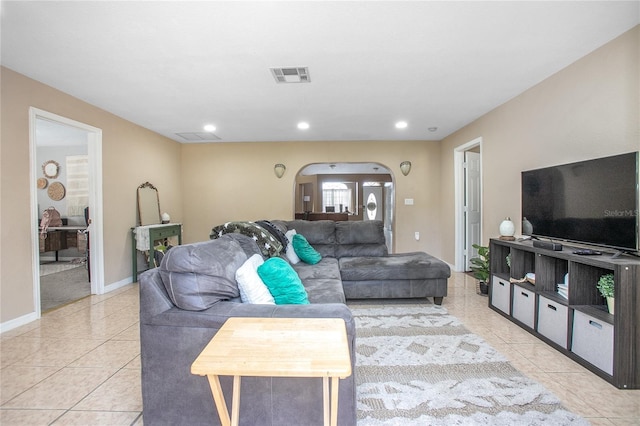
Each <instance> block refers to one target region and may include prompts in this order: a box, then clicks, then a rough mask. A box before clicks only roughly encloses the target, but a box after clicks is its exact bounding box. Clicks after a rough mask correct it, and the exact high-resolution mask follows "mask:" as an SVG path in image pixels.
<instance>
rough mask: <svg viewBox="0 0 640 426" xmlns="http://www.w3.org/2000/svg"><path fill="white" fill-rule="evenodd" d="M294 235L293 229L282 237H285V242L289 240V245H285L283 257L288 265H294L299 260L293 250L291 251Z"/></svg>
mask: <svg viewBox="0 0 640 426" xmlns="http://www.w3.org/2000/svg"><path fill="white" fill-rule="evenodd" d="M296 234H297V232H296V230H295V229H289V230H288V231H287V232H286V233H285V234H284V236H285V237H287V240H289V243H288V244H287V249H286V251H285V256H287V259H288V260H289V263H291V264H292V265H295V264H296V263H298V262H300V258H299V257H298V255H297V254H296V252H295V250H294V249H293V243H292V241H293V236H294V235H296Z"/></svg>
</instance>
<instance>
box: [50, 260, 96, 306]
mask: <svg viewBox="0 0 640 426" xmlns="http://www.w3.org/2000/svg"><path fill="white" fill-rule="evenodd" d="M41 266H45V265H41ZM45 269H47V270H46V271H45V273H47V272H48V273H47V274H46V275H41V276H40V309H41V310H42V312H46V311H49V310H51V309H54V308H57V307H59V306H63V305H65V304H67V303H70V302H73V301H75V300H78V299H82V298H83V297H86V296H89V295H90V294H91V283H90V282H89V280H88V275H87V268H86V267H85V265H84V264H83V263H76V264H66V265H65V264H63V265H59V267H58V268H57V269H58V270H59V269H62V271H61V272H51V270H54V271H55V270H56V268H55V265H50V267H49V268H45Z"/></svg>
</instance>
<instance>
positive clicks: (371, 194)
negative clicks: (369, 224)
mask: <svg viewBox="0 0 640 426" xmlns="http://www.w3.org/2000/svg"><path fill="white" fill-rule="evenodd" d="M362 200H363V201H364V207H363V212H362V213H363V214H362V220H382V214H383V210H384V200H383V198H382V187H381V186H364V187H363V188H362Z"/></svg>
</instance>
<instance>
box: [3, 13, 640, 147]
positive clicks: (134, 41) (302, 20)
mask: <svg viewBox="0 0 640 426" xmlns="http://www.w3.org/2000/svg"><path fill="white" fill-rule="evenodd" d="M1 15H2V21H1V42H2V45H1V48H2V50H1V56H0V58H1V63H2V65H3V66H6V67H8V68H10V69H13V70H15V71H17V72H19V73H22V74H24V75H26V76H28V77H31V78H33V79H35V80H38V81H41V82H43V83H45V84H47V85H50V86H53V87H55V88H57V89H59V90H62V91H63V92H66V93H69V94H71V95H73V96H75V97H77V98H80V99H82V100H84V101H86V102H88V103H90V104H93V105H96V106H98V107H100V108H103V109H105V110H107V111H109V112H112V113H113V114H116V115H118V116H120V117H122V118H125V119H127V120H130V121H132V122H134V123H137V124H139V125H141V126H143V127H146V128H148V129H151V130H153V131H155V132H157V133H160V134H162V135H165V136H167V137H169V138H172V139H174V140H177V141H183V140H182V138H180V137H179V136H177V135H176V133H181V132H202V131H203V125H204V124H207V123H213V124H215V125H216V126H217V130H216V131H215V134H216V135H217V137H219V138H220V141H223V142H235V141H306V140H340V141H348V140H440V139H442V138H444V137H445V136H447V135H449V134H451V133H452V132H454V131H456V130H458V129H460V128H461V127H463V126H464V125H466V124H468V123H470V122H471V121H473V120H475V119H477V118H478V117H480V116H482V115H483V114H485V113H487V112H488V111H490V110H492V109H493V108H495V107H497V106H499V105H500V104H502V103H504V102H506V101H508V100H509V99H511V98H513V97H514V96H516V95H518V94H520V93H522V92H523V91H525V90H526V89H528V88H530V87H532V86H534V85H535V84H537V83H539V82H540V81H542V80H544V79H545V78H547V77H549V76H550V75H552V74H554V73H556V72H557V71H559V70H561V69H562V68H564V67H566V66H567V65H569V64H571V63H572V62H574V61H576V60H577V59H579V58H581V57H582V56H584V55H586V54H588V53H589V52H591V51H593V50H594V49H596V48H598V47H599V46H602V45H603V44H605V43H607V42H608V41H610V40H612V39H613V38H615V37H617V36H618V35H620V34H622V33H623V32H625V31H627V30H629V29H630V28H632V27H634V26H635V25H638V23H639V22H640V2H639V1H628V2H619V1H552V2H551V1H549V2H541V1H529V2H525V1H506V2H500V1H486V2H485V1H470V2H462V1H447V2H444V1H441V2H439V1H409V2H404V1H388V2H368V1H358V2H349V1H338V2H330V1H316V2H306V1H295V2H272V1H262V2H245V1H235V2H214V1H196V2H186V1H162V2H157V1H140V2H138V1H126V2H125V1H106V2H94V1H84V2H63V1H43V2H38V1H2V10H1ZM291 66H304V67H308V68H309V72H310V77H311V83H299V84H277V83H276V82H275V80H274V78H273V77H272V75H271V72H270V68H271V67H291ZM301 120H304V121H307V122H309V123H310V126H311V127H310V129H308V130H305V131H301V130H298V129H297V128H296V124H297V123H298V122H299V121H301ZM397 120H405V121H407V122H408V127H407V128H406V129H401V130H399V129H396V128H395V127H394V123H395V122H396V121H397ZM432 127H437V130H436V131H430V130H429V128H432Z"/></svg>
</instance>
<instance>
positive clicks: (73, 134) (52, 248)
mask: <svg viewBox="0 0 640 426" xmlns="http://www.w3.org/2000/svg"><path fill="white" fill-rule="evenodd" d="M29 114H30V115H29V120H30V121H29V125H30V142H29V143H30V160H31V161H30V163H31V180H32V183H33V184H32V185H31V197H30V199H31V217H32V223H34V226H33V227H32V230H33V231H32V245H33V250H32V253H33V258H32V266H33V277H34V280H33V294H34V311H35V312H36V315H37V317H40V316H41V314H42V312H43V311H48V310H51V309H55V308H57V307H60V306H63V305H65V304H67V303H71V302H73V301H75V300H77V299H80V298H82V297H86V296H88V295H89V294H102V293H103V292H104V275H103V270H104V268H103V247H102V241H103V238H102V189H101V188H102V167H101V164H102V158H101V153H102V131H101V130H100V129H97V128H94V127H92V126H89V125H86V124H83V123H79V122H76V121H73V120H70V119H67V118H65V117H61V116H58V115H55V114H52V113H49V112H46V111H42V110H39V109H37V108H31V109H30V111H29ZM51 207H52V208H54V209H55V210H56V211H57V212H58V213H59V214H60V217H61V221H60V223H58V222H54V223H51V224H49V226H48V227H46V229H44V230H43V229H41V227H40V224H41V222H42V218H43V217H44V216H46V215H44V212H45V210H48V209H50V208H51ZM89 221H90V224H89Z"/></svg>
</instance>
